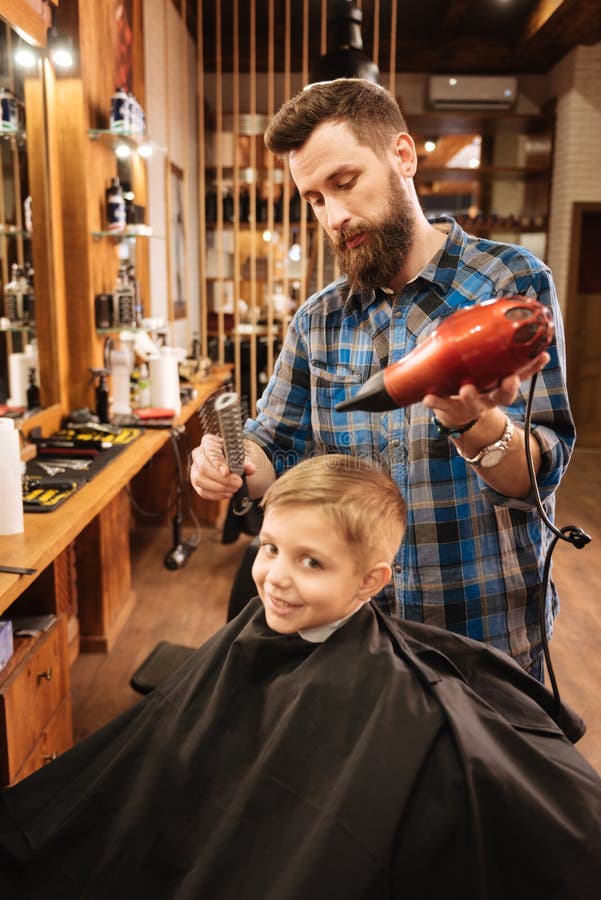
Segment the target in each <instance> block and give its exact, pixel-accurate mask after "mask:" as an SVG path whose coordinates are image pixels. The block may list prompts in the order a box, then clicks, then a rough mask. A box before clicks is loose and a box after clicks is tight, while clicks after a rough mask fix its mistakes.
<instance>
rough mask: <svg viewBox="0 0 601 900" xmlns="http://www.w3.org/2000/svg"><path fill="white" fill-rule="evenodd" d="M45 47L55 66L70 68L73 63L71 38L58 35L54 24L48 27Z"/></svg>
mask: <svg viewBox="0 0 601 900" xmlns="http://www.w3.org/2000/svg"><path fill="white" fill-rule="evenodd" d="M46 47H47V51H48V56H49V58H50V60H51V62H52V63H53V64H54V65H55V66H56V67H57V68H59V69H70V68H72V66H73V64H74V63H75V54H74V52H73V42H72V41H71V38H69V37H63V36H62V35H60V34H59V33H58V31H57V29H56V28H55V27H54V25H53V26H51V27H50V28H49V29H48V36H47V40H46Z"/></svg>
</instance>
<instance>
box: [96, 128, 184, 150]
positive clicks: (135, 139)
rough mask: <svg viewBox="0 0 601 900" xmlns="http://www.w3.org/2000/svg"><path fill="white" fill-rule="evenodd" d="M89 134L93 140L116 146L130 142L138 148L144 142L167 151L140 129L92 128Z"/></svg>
mask: <svg viewBox="0 0 601 900" xmlns="http://www.w3.org/2000/svg"><path fill="white" fill-rule="evenodd" d="M88 135H89V136H90V138H91V139H92V140H93V141H103V142H104V143H105V144H108V145H109V146H110V147H114V146H115V145H116V144H128V145H129V146H130V147H134V148H138V147H141V146H142V145H143V144H144V145H146V146H148V147H152V149H153V150H158V151H160V152H161V153H166V152H167V148H166V147H161V146H160V144H157V143H156V142H155V141H153V140H151V139H150V138H149V137H148V136H147V135H146V134H142V133H140V132H139V131H111V130H110V128H90V129H88Z"/></svg>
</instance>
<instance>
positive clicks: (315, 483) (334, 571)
mask: <svg viewBox="0 0 601 900" xmlns="http://www.w3.org/2000/svg"><path fill="white" fill-rule="evenodd" d="M262 505H263V508H264V511H265V514H264V520H263V526H262V529H261V535H260V545H259V551H258V553H257V556H256V559H255V562H254V565H253V571H252V574H253V579H254V581H255V584H256V585H257V589H258V591H259V596H260V598H261V600H262V602H263V605H264V607H265V618H266V620H267V624H268V625H269V627H270V628H273V630H274V631H277V632H279V633H280V634H292V633H294V632H298V633H299V634H300V635H301V637H304V638H305V639H307V640H315V638H316V635H317V634H322V633H323V634H327V633H328V632H331V631H332V630H334V628H335V627H337V626H338V625H339V624H341V623H342V622H343V621H345V620H346V619H347V618H348V617H349V616H351V615H353V613H355V612H357V610H358V609H360V608H361V606H363V604H364V603H366V602H367V601H368V600H369V599H370V598H371V597H372V596H374V595H375V594H377V593H378V591H380V590H381V589H382V588H383V587H384V585H385V584H387V582H389V581H390V578H391V576H392V568H391V562H392V560H393V559H394V556H395V553H396V551H397V550H398V547H399V544H400V542H401V539H402V536H403V530H404V522H405V504H404V502H403V500H402V498H401V496H400V494H399V492H398V490H397V488H396V486H395V485H394V484H393V483H392V481H391V480H390V478H389V476H388V475H387V474H385V473H384V472H382V471H380V470H379V469H378V468H377V467H375V466H373V465H371V464H369V463H367V462H364V461H362V460H361V459H358V458H356V457H352V456H342V455H338V454H333V455H331V456H322V457H317V458H315V459H313V460H309V462H308V464H305V465H302V466H301V467H299V469H298V470H296V469H292V470H290V471H289V472H288V473H287V475H286V478H285V479H279V480H278V481H276V482H274V484H273V485H272V486H271V487H270V488H269V490H268V491H267V493H266V495H265V498H264V500H263V503H262ZM320 629H325V630H324V631H323V632H322V631H320Z"/></svg>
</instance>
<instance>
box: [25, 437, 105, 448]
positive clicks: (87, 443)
mask: <svg viewBox="0 0 601 900" xmlns="http://www.w3.org/2000/svg"><path fill="white" fill-rule="evenodd" d="M31 440H32V442H33V443H34V444H36V445H37V447H38V450H64V449H70V450H110V449H111V447H112V446H113V443H112V441H106V440H98V439H97V438H93V437H74V438H64V437H58V436H57V437H49V438H37V437H33V438H31Z"/></svg>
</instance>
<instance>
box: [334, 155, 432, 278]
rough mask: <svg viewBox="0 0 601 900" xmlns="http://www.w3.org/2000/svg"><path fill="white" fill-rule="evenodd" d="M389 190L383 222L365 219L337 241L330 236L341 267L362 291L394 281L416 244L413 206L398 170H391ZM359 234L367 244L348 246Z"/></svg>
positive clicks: (343, 233) (346, 230)
mask: <svg viewBox="0 0 601 900" xmlns="http://www.w3.org/2000/svg"><path fill="white" fill-rule="evenodd" d="M389 191H390V198H389V202H388V216H387V217H386V218H385V219H384V220H383V221H382V222H380V223H379V224H376V225H373V224H370V223H369V222H367V221H365V220H362V221H359V222H358V223H357V224H356V225H354V226H353V227H352V228H348V229H345V230H343V231H342V232H340V234H338V235H337V236H336V238H335V240H332V239H331V238H330V243H331V246H332V249H333V250H334V253H335V254H336V263H337V264H338V268H339V269H340V271H341V272H343V273H344V274H345V275H346V276H347V278H348V280H349V283H350V284H351V285H352V286H353V287H355V288H358V289H359V290H365V289H369V288H377V287H385V286H386V285H388V284H390V282H391V281H392V280H393V278H394V277H395V275H397V274H398V272H399V271H400V270H401V269H402V268H403V266H404V265H405V262H406V261H407V256H408V255H409V251H410V249H411V246H412V244H413V237H414V233H415V215H414V212H413V207H412V205H411V203H410V201H409V199H408V197H407V195H406V194H405V192H404V191H403V189H402V187H401V185H400V184H399V180H398V176H397V175H396V174H395V173H394V172H391V173H390V177H389ZM358 234H363V235H364V236H365V239H364V241H363V243H362V244H360V245H359V246H358V247H355V248H354V249H350V248H349V249H347V248H346V242H347V241H348V240H350V239H351V238H352V237H353V236H354V235H358Z"/></svg>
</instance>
